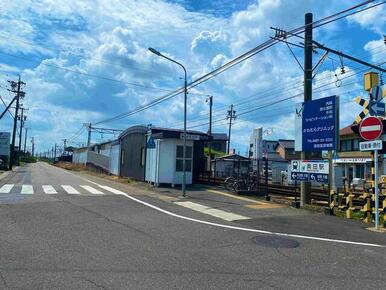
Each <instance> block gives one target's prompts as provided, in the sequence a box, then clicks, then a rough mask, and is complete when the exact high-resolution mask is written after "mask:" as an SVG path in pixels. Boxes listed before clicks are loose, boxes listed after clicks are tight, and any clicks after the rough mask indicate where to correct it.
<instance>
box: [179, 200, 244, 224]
mask: <svg viewBox="0 0 386 290" xmlns="http://www.w3.org/2000/svg"><path fill="white" fill-rule="evenodd" d="M175 204H178V205H181V206H183V207H186V208H190V209H191V210H194V211H198V212H201V213H204V214H207V215H211V216H214V217H217V218H220V219H223V220H226V221H229V222H231V221H237V220H248V219H250V218H249V217H246V216H242V215H238V214H235V213H231V212H227V211H224V210H220V209H216V208H211V207H208V206H204V205H201V204H198V203H194V202H191V201H180V202H175Z"/></svg>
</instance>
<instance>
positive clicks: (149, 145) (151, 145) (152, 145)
mask: <svg viewBox="0 0 386 290" xmlns="http://www.w3.org/2000/svg"><path fill="white" fill-rule="evenodd" d="M146 148H147V149H155V142H154V139H153V137H151V136H150V138H149V140H147V143H146Z"/></svg>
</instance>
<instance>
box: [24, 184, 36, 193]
mask: <svg viewBox="0 0 386 290" xmlns="http://www.w3.org/2000/svg"><path fill="white" fill-rule="evenodd" d="M33 193H34V188H33V187H32V185H23V186H22V187H21V194H33Z"/></svg>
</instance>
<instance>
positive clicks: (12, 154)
mask: <svg viewBox="0 0 386 290" xmlns="http://www.w3.org/2000/svg"><path fill="white" fill-rule="evenodd" d="M22 84H25V83H23V82H22V81H21V80H20V75H19V80H18V81H17V83H16V82H13V81H12V82H11V90H10V91H11V92H13V93H16V108H15V115H14V119H13V133H12V143H11V152H10V156H9V170H12V166H13V164H14V162H15V141H16V127H17V116H18V114H19V101H20V97H23V96H24V92H22V91H21V90H20V89H21V85H22ZM15 87H17V89H16V91H15Z"/></svg>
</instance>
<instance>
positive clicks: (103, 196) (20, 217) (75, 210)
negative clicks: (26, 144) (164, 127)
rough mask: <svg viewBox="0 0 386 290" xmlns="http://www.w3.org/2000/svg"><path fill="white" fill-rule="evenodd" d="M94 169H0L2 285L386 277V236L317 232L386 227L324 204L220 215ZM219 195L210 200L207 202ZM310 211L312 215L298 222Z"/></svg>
mask: <svg viewBox="0 0 386 290" xmlns="http://www.w3.org/2000/svg"><path fill="white" fill-rule="evenodd" d="M84 177H85V176H84V175H77V174H74V173H71V172H67V171H64V170H62V169H59V168H55V167H53V166H50V165H47V164H44V163H37V164H32V165H30V166H26V167H21V168H18V169H17V171H15V172H12V173H10V174H8V175H7V176H5V177H4V178H2V179H1V180H0V186H1V187H0V192H1V193H0V261H1V263H0V288H1V289H369V288H379V289H382V288H383V287H384V285H385V282H386V272H385V268H386V267H385V266H386V261H385V257H386V248H384V247H375V246H371V245H355V244H350V243H348V244H347V243H343V242H336V241H330V240H321V239H318V237H326V235H328V233H330V235H329V236H328V238H330V239H334V238H335V239H343V240H344V241H348V242H350V241H361V242H367V243H373V244H377V245H386V234H380V233H371V232H369V231H366V230H363V229H362V228H361V227H358V226H357V224H355V223H351V222H348V223H347V222H339V221H337V219H336V218H330V217H325V218H324V216H318V219H320V223H319V226H318V220H317V219H316V218H315V217H314V215H312V214H309V215H293V216H291V217H288V219H286V218H284V217H283V216H278V217H272V218H268V217H264V218H253V217H252V218H250V219H247V220H236V221H229V220H226V219H223V218H218V217H216V214H217V215H218V213H217V212H216V211H212V212H210V213H211V214H206V213H203V212H199V211H196V210H192V209H191V208H187V207H185V206H180V205H178V204H176V203H172V202H168V201H166V200H162V198H159V196H158V195H159V194H156V193H154V194H152V193H147V192H145V191H142V190H139V189H136V188H135V187H129V186H126V185H122V184H118V183H114V182H111V181H107V180H103V179H100V178H96V177H88V178H87V179H84ZM12 185H13V186H12ZM97 191H98V192H97ZM76 192H77V193H76ZM120 192H121V193H122V192H123V193H125V194H127V195H124V194H117V193H120ZM189 195H194V192H191V193H189ZM157 196H158V197H157ZM130 197H133V198H134V199H132V198H130ZM223 198H226V197H223ZM190 201H191V199H190ZM193 201H194V200H193ZM141 202H142V203H141ZM182 202H184V200H182ZM213 202H215V201H213V200H212V201H211V200H208V205H209V206H210V205H211V204H212V203H213ZM229 204H231V203H229ZM151 206H153V207H151ZM162 210H163V211H162ZM233 210H234V213H237V214H239V215H240V214H242V215H243V216H247V217H248V216H251V215H252V214H253V212H256V216H259V213H260V212H263V211H264V209H261V210H258V209H251V210H250V211H246V210H243V211H240V210H239V209H237V208H236V207H235V206H232V205H228V207H227V211H228V212H231V211H233ZM283 210H285V209H283ZM278 211H280V209H278ZM208 213H209V212H208ZM219 216H221V215H219ZM278 219H279V220H280V223H279V222H278ZM306 219H307V220H308V223H305V225H307V226H305V225H303V226H300V227H299V226H298V225H299V224H302V223H303V221H305V220H306ZM200 221H201V222H200ZM310 221H314V222H313V223H310ZM202 222H209V223H212V224H205V223H202ZM217 224H221V225H225V226H231V227H237V228H226V227H219V226H218V225H217ZM239 227H243V228H251V229H258V230H271V231H279V232H281V233H295V234H299V235H300V236H299V237H294V236H290V237H288V236H280V235H272V234H264V233H259V232H250V231H243V230H240V229H238V228H239ZM329 229H331V230H329ZM303 235H307V236H312V237H314V238H316V239H309V238H304V237H303Z"/></svg>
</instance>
